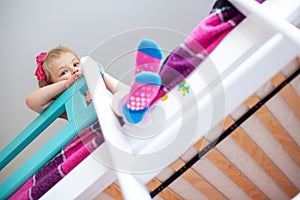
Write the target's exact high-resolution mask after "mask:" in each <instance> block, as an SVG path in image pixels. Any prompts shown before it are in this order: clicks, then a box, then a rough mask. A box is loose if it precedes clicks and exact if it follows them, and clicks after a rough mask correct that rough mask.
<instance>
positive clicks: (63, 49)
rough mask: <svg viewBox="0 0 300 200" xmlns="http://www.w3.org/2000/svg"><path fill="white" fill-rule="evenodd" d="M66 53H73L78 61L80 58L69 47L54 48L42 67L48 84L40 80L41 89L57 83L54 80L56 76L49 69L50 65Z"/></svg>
mask: <svg viewBox="0 0 300 200" xmlns="http://www.w3.org/2000/svg"><path fill="white" fill-rule="evenodd" d="M64 53H71V54H73V55H74V56H75V57H76V58H77V59H78V60H80V59H79V57H78V56H77V54H76V53H75V52H74V51H73V50H72V49H70V48H68V47H64V46H58V47H54V48H52V49H51V50H50V51H48V52H47V54H46V56H45V58H44V60H43V65H42V69H43V71H44V73H45V76H46V82H45V80H39V81H38V84H39V87H40V88H41V87H44V86H46V85H47V84H46V83H48V85H49V84H52V83H55V80H54V76H53V74H52V72H51V70H50V68H49V66H50V63H51V62H52V61H53V59H58V58H60V56H61V55H62V54H64Z"/></svg>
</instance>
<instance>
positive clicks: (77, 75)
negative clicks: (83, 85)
mask: <svg viewBox="0 0 300 200" xmlns="http://www.w3.org/2000/svg"><path fill="white" fill-rule="evenodd" d="M82 76H83V73H82V72H81V71H77V72H75V73H74V74H73V75H72V76H71V77H70V78H69V79H68V80H66V83H65V88H66V89H68V88H69V87H70V86H71V85H72V84H73V83H74V82H75V81H77V80H78V79H79V78H80V77H82Z"/></svg>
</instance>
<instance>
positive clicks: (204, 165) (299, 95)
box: [95, 61, 300, 200]
mask: <svg viewBox="0 0 300 200" xmlns="http://www.w3.org/2000/svg"><path fill="white" fill-rule="evenodd" d="M298 68H299V63H298V62H296V61H294V62H292V63H291V64H290V65H289V66H287V67H286V68H284V69H283V70H282V71H281V72H279V73H278V74H277V75H276V76H274V78H272V79H271V80H270V81H269V82H268V83H266V84H265V85H264V86H262V87H261V88H260V89H259V90H257V92H256V93H255V94H253V95H252V96H251V97H249V98H248V99H247V100H246V101H245V102H244V104H242V105H241V106H239V107H238V108H237V109H236V110H235V111H234V112H232V113H231V114H230V115H229V116H227V117H226V118H225V119H224V121H223V122H222V123H220V124H219V125H218V127H215V128H214V129H212V130H211V132H210V133H208V134H207V135H206V136H205V137H203V138H201V139H200V140H199V141H198V142H196V143H195V144H194V145H193V146H192V147H191V148H190V149H189V150H188V151H187V152H186V153H185V154H184V155H183V156H182V157H180V158H178V159H177V160H176V161H175V162H174V163H172V164H171V165H170V166H168V167H167V168H166V169H165V170H164V171H163V172H162V173H161V174H159V175H158V176H157V177H156V178H155V179H153V180H151V181H150V182H149V183H148V184H147V187H148V188H149V192H151V191H153V190H154V189H155V188H157V187H158V186H159V185H160V184H161V183H162V182H164V181H165V180H166V179H167V178H168V177H170V175H172V174H173V173H175V172H176V171H177V170H178V169H180V167H181V166H183V165H184V164H185V163H186V162H187V161H189V160H190V159H191V158H192V157H194V156H195V155H196V154H197V153H198V151H200V150H201V149H203V148H204V147H205V146H206V145H207V144H208V143H209V142H211V141H212V140H213V139H214V138H213V135H214V136H215V135H216V134H215V133H214V130H219V129H220V128H221V129H223V130H226V129H227V128H228V127H230V125H232V124H233V123H234V122H235V121H236V120H238V119H239V118H240V116H241V115H243V114H244V113H245V112H246V111H247V110H249V109H250V108H251V107H252V106H253V105H255V104H256V103H257V102H259V101H260V99H262V98H263V97H264V96H266V95H267V94H269V93H270V91H272V89H274V87H276V86H278V85H279V84H280V83H281V82H282V81H284V80H285V79H286V78H287V77H288V76H289V75H290V74H291V73H292V72H293V71H295V70H297V69H298ZM299 191H300V76H297V77H296V78H295V79H294V80H293V81H292V82H290V84H288V85H286V86H285V87H284V88H283V89H282V90H281V91H280V92H279V93H277V94H276V95H275V96H274V97H273V98H272V99H271V100H270V101H268V102H267V103H266V104H265V105H263V106H262V107H261V108H260V109H259V110H258V111H257V112H255V113H254V114H253V115H252V116H251V117H250V118H248V119H247V120H246V121H245V122H244V123H243V124H242V125H241V126H239V127H238V128H237V129H235V131H233V132H232V133H231V134H230V135H229V136H228V137H227V138H226V139H225V140H223V141H222V142H221V143H219V144H218V145H217V146H216V147H215V148H213V149H212V150H211V151H209V153H207V154H206V155H205V156H204V157H202V158H201V159H200V160H199V161H198V162H196V163H195V164H194V165H193V166H192V167H191V168H190V169H188V170H187V171H186V172H185V173H184V174H182V176H180V177H179V178H178V179H176V180H175V181H174V182H173V183H172V184H170V185H169V186H168V187H167V188H165V189H164V190H163V191H162V192H160V193H159V194H158V195H157V196H155V197H154V199H157V200H159V199H164V200H169V199H170V200H179V199H188V200H193V199H195V200H196V199H197V200H199V199H218V200H219V199H220V200H221V199H230V200H232V199H272V200H273V199H280V200H284V199H290V198H292V197H293V196H295V195H296V194H297V193H299ZM95 199H97V200H102V199H107V200H109V199H123V197H122V193H121V191H120V188H119V186H118V185H117V183H113V184H112V185H110V186H109V187H108V188H106V189H105V190H104V192H102V193H101V194H100V195H99V196H98V197H97V198H95Z"/></svg>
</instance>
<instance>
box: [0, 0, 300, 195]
mask: <svg viewBox="0 0 300 200" xmlns="http://www.w3.org/2000/svg"><path fill="white" fill-rule="evenodd" d="M230 2H231V3H232V4H234V6H235V7H237V8H238V9H239V10H240V11H241V12H243V14H245V15H246V16H247V18H246V19H245V20H244V21H243V22H242V23H241V24H239V25H238V26H237V27H236V28H235V29H234V30H232V31H231V32H230V33H229V35H228V36H227V37H226V38H224V40H223V41H222V42H221V43H220V44H219V45H218V46H217V48H216V49H215V50H214V51H213V52H212V53H211V54H210V55H209V59H206V60H204V62H203V63H201V65H200V66H199V67H198V68H197V70H196V71H195V72H194V73H193V74H192V75H191V76H189V77H188V78H187V79H186V81H187V82H188V84H189V85H190V87H191V90H192V92H193V98H192V99H189V100H188V101H187V102H184V103H183V104H182V105H179V107H180V106H181V107H182V106H183V105H184V104H188V105H193V106H190V107H188V108H187V107H185V108H186V110H185V111H184V114H182V116H179V117H178V112H176V111H174V107H173V106H172V105H173V102H175V103H176V101H175V100H176V98H178V96H179V94H178V91H177V88H176V89H174V91H172V92H170V93H169V97H168V99H167V100H166V101H158V103H157V105H156V108H157V109H156V110H155V109H153V113H152V114H153V119H155V116H157V118H158V116H159V115H160V114H161V113H155V112H161V111H163V112H162V113H164V114H165V115H166V122H165V123H166V124H164V127H163V130H162V133H163V134H158V135H156V136H155V137H154V138H151V140H148V141H145V140H143V142H142V143H141V142H140V141H137V140H136V139H131V138H126V141H129V143H130V146H131V148H132V147H135V150H136V151H137V152H139V153H141V152H142V153H145V154H147V153H149V152H153V149H156V148H161V146H164V145H163V144H165V143H168V142H167V141H170V140H171V141H176V140H180V139H182V138H175V139H174V136H172V133H174V132H178V131H177V130H178V129H179V128H180V127H178V126H174V125H173V123H174V118H175V120H178V122H179V123H178V124H181V125H182V124H184V123H182V122H181V121H182V120H183V121H184V120H187V121H189V120H190V119H195V118H196V119H197V121H196V123H195V124H192V125H191V124H189V126H188V127H187V126H183V125H182V127H184V128H185V130H184V131H186V132H185V133H188V131H191V132H192V134H191V135H188V137H191V138H189V139H188V140H187V142H190V143H187V144H185V145H186V146H183V147H182V148H180V147H178V146H177V147H178V148H179V150H178V151H177V152H176V153H177V154H175V153H174V154H173V155H170V156H169V160H165V161H163V164H164V166H165V167H163V168H161V167H158V166H154V168H155V167H157V170H153V169H154V168H153V166H150V167H149V169H139V170H140V171H138V174H130V173H122V170H125V171H126V170H128V169H126V168H125V169H119V170H114V169H113V167H116V166H115V165H114V164H116V163H111V162H112V161H109V159H110V157H108V158H107V157H103V155H111V152H110V150H108V148H111V147H109V146H110V145H109V144H107V143H108V142H110V143H112V144H114V145H115V146H122V145H123V147H124V149H123V150H124V151H127V150H128V149H127V148H128V145H124V143H122V141H120V140H119V141H118V139H116V138H118V137H121V138H122V137H124V135H123V136H120V134H119V132H120V130H121V129H122V128H120V125H118V120H116V118H115V117H114V115H113V113H112V111H109V110H107V109H108V108H110V106H109V105H110V104H109V103H110V101H111V100H112V98H113V97H111V96H109V95H108V94H107V92H106V91H105V89H104V88H105V87H104V85H103V82H102V81H101V76H100V75H99V74H98V75H97V73H96V72H97V65H96V63H95V62H94V61H93V59H91V58H89V57H86V58H85V59H82V63H83V65H84V70H85V78H81V79H80V80H79V81H77V82H76V83H75V84H74V85H73V86H72V87H70V88H69V89H68V90H67V91H66V92H65V93H64V94H62V95H61V96H60V97H59V98H58V99H57V100H56V101H55V102H54V103H53V104H52V105H51V106H50V107H49V109H47V110H46V111H45V112H44V113H42V114H41V115H40V116H39V117H37V118H36V119H35V120H34V121H33V122H32V123H31V124H30V125H29V126H28V127H26V129H24V131H23V132H21V133H20V134H19V135H18V136H17V138H16V139H15V140H13V141H12V142H11V143H10V144H9V145H8V146H7V147H6V148H5V149H4V150H2V151H1V153H0V168H1V169H2V168H4V167H5V166H6V165H7V164H8V163H9V162H10V161H11V160H12V159H13V158H14V157H15V156H16V155H17V154H18V153H20V152H21V151H22V149H24V148H25V147H26V146H27V145H28V144H29V143H30V142H31V141H32V140H34V138H36V137H37V136H38V135H39V134H40V133H41V132H42V131H43V130H44V129H45V128H46V127H47V126H49V125H50V124H51V123H52V122H53V121H54V120H55V119H56V118H58V117H59V116H60V115H61V114H62V113H63V112H65V111H66V112H67V115H68V117H69V119H71V120H69V123H68V124H67V125H66V127H65V128H64V129H62V130H61V131H60V132H59V133H57V134H56V136H55V137H54V138H53V139H51V140H50V141H49V142H48V143H47V144H46V145H45V146H44V147H43V148H42V149H40V151H38V152H37V153H36V154H35V155H33V157H32V158H31V159H30V160H28V161H27V162H26V163H25V164H24V165H23V166H22V167H21V168H20V169H18V170H17V171H16V172H15V173H14V174H13V175H12V176H11V177H10V178H9V179H8V180H6V181H5V182H4V183H3V184H2V185H1V189H0V192H1V196H0V198H1V199H6V198H7V197H9V196H10V195H11V194H12V193H13V192H14V191H15V190H16V189H17V188H19V187H20V186H21V185H22V184H23V183H24V182H25V181H26V180H27V179H29V178H30V177H31V176H32V175H33V174H34V173H35V172H37V171H38V170H39V169H40V168H41V167H42V166H43V165H44V164H45V163H47V162H48V161H49V160H51V159H52V158H53V157H54V156H55V155H56V154H57V152H59V151H60V150H61V149H62V148H63V147H64V146H65V145H66V144H67V143H68V142H69V141H70V140H71V139H72V138H73V137H75V136H76V134H77V133H78V132H79V131H81V130H83V129H84V127H86V126H88V125H89V124H91V123H92V122H94V121H96V120H97V118H101V114H100V113H101V112H100V111H103V109H106V110H104V111H105V113H106V114H107V116H110V117H108V119H110V120H107V119H105V120H106V121H107V123H109V125H111V126H112V127H114V128H113V129H112V130H115V131H113V132H112V133H111V134H115V135H114V136H113V137H110V138H109V137H107V138H106V139H107V141H105V142H104V144H102V145H101V146H100V147H98V148H97V149H96V150H95V151H94V152H93V153H92V154H91V155H90V156H88V157H87V158H86V159H84V160H83V161H82V162H81V163H80V164H79V165H77V166H76V167H75V168H74V169H73V170H72V171H71V172H70V173H69V174H67V175H66V176H65V177H64V178H63V179H62V180H61V181H59V182H58V183H57V184H56V185H55V186H54V187H53V188H51V189H50V190H49V191H48V192H47V193H46V194H45V195H43V196H42V198H41V199H56V198H57V197H60V198H62V199H92V198H95V197H96V196H98V195H99V194H100V195H101V192H102V191H104V190H106V188H107V187H109V186H110V185H111V184H113V185H116V184H117V185H120V187H121V189H122V192H123V195H124V197H125V198H126V195H127V194H126V192H127V193H131V190H136V187H138V188H141V190H142V192H141V193H143V191H144V190H147V189H145V185H146V184H147V187H148V188H152V189H151V190H150V189H149V190H150V191H151V197H154V196H156V195H157V194H158V193H160V192H162V191H164V189H165V188H167V187H168V186H169V184H171V182H172V181H174V180H176V179H177V178H178V177H180V176H181V175H184V172H186V171H187V170H188V168H190V167H191V166H192V165H193V164H195V163H196V162H198V161H199V160H200V159H201V158H202V157H204V156H205V155H207V153H208V152H210V151H215V150H216V146H217V145H218V144H220V143H221V142H222V141H223V140H224V139H225V138H226V136H228V135H229V134H230V133H231V132H232V131H233V130H235V129H237V128H239V126H240V125H241V123H242V122H239V121H238V119H237V120H236V121H235V122H234V120H232V119H231V118H228V117H227V118H225V117H226V116H229V115H230V114H231V116H232V112H233V111H234V110H235V109H236V108H237V107H239V106H241V105H242V104H243V102H245V101H246V100H247V99H248V100H249V97H250V96H251V95H253V94H255V93H256V92H257V90H258V89H259V88H261V87H262V86H263V85H264V84H265V83H267V82H268V81H269V80H270V79H271V78H272V77H274V76H275V75H276V74H277V73H278V72H281V71H282V70H283V69H284V68H285V67H286V66H287V65H293V67H292V68H293V69H294V71H293V73H291V74H293V76H292V78H295V77H296V76H297V75H298V74H299V64H297V62H296V60H297V59H296V58H297V57H298V56H299V55H300V31H299V30H298V29H297V28H296V26H297V25H298V24H300V2H299V0H268V1H266V2H264V3H263V4H262V5H259V4H257V3H256V2H252V1H247V0H231V1H230ZM232 44H237V45H232ZM291 63H292V64H291ZM295 63H296V64H295ZM85 66H89V67H85ZM91 66H93V67H91ZM212 68H214V69H216V70H217V72H218V74H217V76H214V77H209V78H208V79H207V80H206V81H207V82H208V83H207V84H208V86H209V88H207V85H206V83H205V82H204V81H203V79H202V78H201V75H203V74H204V76H205V73H208V72H209V70H210V69H212ZM206 70H207V71H206ZM199 80H200V81H202V83H201V84H199ZM289 81H291V79H289V78H286V79H284V80H283V81H282V82H280V84H277V85H276V86H278V87H279V88H280V87H281V88H282V87H284V86H285V85H287V84H289ZM196 83H197V84H196ZM95 88H97V90H95ZM87 90H89V91H90V93H92V94H94V92H95V91H97V92H95V94H94V95H93V102H94V103H92V104H90V105H87V104H86V102H85V99H84V97H83V93H84V92H85V91H87ZM278 90H279V89H278ZM100 93H101V95H104V96H106V97H105V98H104V100H103V99H97V95H99V94H100ZM298 95H299V94H298ZM265 96H268V95H265ZM212 97H217V99H221V100H224V101H225V102H222V101H216V99H213V98H212ZM251 97H253V96H251ZM269 98H271V97H269ZM174 99H175V100H174ZM254 99H255V98H254ZM262 99H263V98H262ZM252 100H253V99H252ZM267 100H269V99H267ZM267 100H265V101H267ZM170 102H171V103H170ZM248 102H249V101H248ZM253 102H254V103H253ZM264 103H266V102H264V101H259V100H257V99H255V100H253V101H252V103H248V105H249V108H250V109H249V110H251V112H250V114H249V113H248V115H249V116H251V115H253V114H254V113H255V112H256V111H257V110H258V109H260V108H261V107H262V106H264ZM104 105H106V106H104ZM252 106H253V109H251V108H252ZM297 108H299V107H296V108H295V109H297ZM214 109H218V110H220V112H219V113H217V114H215V113H214V112H213V110H214ZM194 110H196V111H197V112H194ZM95 111H96V112H95ZM102 113H103V112H102ZM203 113H205V116H204V115H203ZM246 113H247V112H246ZM97 114H98V116H97ZM107 116H106V117H107ZM174 116H175V117H174ZM243 116H244V115H243ZM170 118H172V121H171V120H169V121H168V119H170ZM225 119H226V120H225ZM223 120H225V121H224V124H223V127H222V128H221V129H222V130H223V129H226V127H227V128H228V129H226V130H230V129H232V131H227V132H228V133H227V134H224V132H222V131H220V127H219V124H220V122H222V121H223ZM299 120H300V119H299ZM190 121H191V120H190ZM100 125H101V120H100ZM156 125H157V124H156ZM172 125H173V126H172ZM103 126H106V125H103ZM216 127H219V129H218V128H217V129H218V130H217V131H216ZM151 128H152V127H150V128H149V127H148V129H151ZM156 128H157V127H153V129H156ZM124 129H129V130H131V131H136V132H139V131H140V128H136V129H135V128H132V127H126V125H125V127H123V130H124ZM110 131H111V130H110ZM104 132H106V131H104ZM225 133H226V131H225ZM118 134H119V135H118ZM104 135H105V134H104ZM178 135H179V137H180V136H182V135H183V134H177V136H178ZM170 138H171V139H170ZM203 138H205V139H206V140H205V142H204V141H203ZM295 138H296V139H294V140H293V141H292V142H291V143H292V144H294V143H295V148H294V149H296V153H297V152H298V151H299V143H300V141H298V140H297V137H295ZM262 139H263V138H262ZM58 141H60V142H59V143H58ZM200 143H201V145H200ZM172 145H173V144H171V145H170V146H172ZM174 145H175V146H176V144H174ZM223 146H225V147H223V148H226V145H223ZM195 147H197V150H198V151H196V153H195V152H194V154H193V155H194V156H195V157H192V158H195V159H194V161H191V162H188V161H187V162H186V163H185V162H182V159H178V158H180V157H182V156H184V155H187V154H188V152H190V150H191V148H192V149H194V150H195ZM131 150H132V149H131ZM160 153H161V152H160ZM265 154H267V153H265ZM291 154H292V153H291ZM215 155H218V154H215ZM292 155H293V154H292ZM111 156H112V157H113V156H115V155H111ZM157 156H158V157H159V155H157ZM268 156H269V157H271V156H270V155H268ZM294 156H296V157H297V154H296V155H294ZM187 157H191V156H190V155H189V156H187ZM291 157H292V158H293V159H292V160H296V161H290V162H296V165H295V166H294V165H293V164H291V166H294V167H293V170H294V171H295V169H296V172H295V173H294V174H289V175H286V174H285V173H284V174H285V175H283V176H287V177H288V179H290V180H288V182H289V183H290V182H292V184H291V185H292V186H291V187H290V188H286V190H285V192H274V193H273V194H271V191H268V192H266V191H265V189H264V188H260V190H262V191H264V192H263V193H264V195H263V198H272V199H287V198H292V197H293V196H295V195H296V194H297V193H298V192H299V191H300V183H299V180H300V178H297V177H298V176H299V173H297V169H299V166H300V165H299V164H300V163H297V158H294V157H293V156H291ZM298 157H299V156H298ZM99 158H101V159H108V161H107V160H105V161H104V162H101V160H99ZM250 159H251V158H250ZM106 161H107V162H106ZM114 162H115V161H114ZM133 162H136V161H133ZM232 162H233V161H232ZM107 163H109V164H108V165H107ZM110 164H112V165H113V167H112V166H111V165H110ZM121 165H122V163H121ZM215 165H217V164H216V163H215ZM204 166H206V167H209V165H204ZM122 167H123V165H122ZM124 167H128V166H124ZM129 167H130V166H129ZM278 167H279V171H280V165H279V166H278ZM170 168H171V169H172V170H173V171H174V170H175V173H173V175H172V176H171V175H170V176H169V177H172V178H171V179H170V178H169V179H168V178H165V179H164V181H165V182H163V181H162V183H161V184H157V180H158V179H159V177H160V176H162V174H166V171H167V170H168V169H170ZM120 170H121V171H120ZM281 170H282V171H283V172H285V169H281ZM293 170H291V171H293ZM189 173H191V171H189ZM122 174H123V175H122ZM124 174H126V175H125V176H126V177H125V178H124ZM122 176H123V177H122ZM290 176H294V179H293V180H291V178H290ZM246 179H247V178H246ZM248 179H249V177H248ZM116 180H117V183H116ZM122 181H123V182H122ZM124 181H125V182H124ZM126 181H127V182H126ZM153 182H156V184H154V185H155V187H154V186H153V185H152V184H151V183H153ZM252 182H254V181H252ZM126 183H127V187H126ZM128 183H131V184H135V187H133V185H130V184H128ZM277 184H278V183H277ZM270 185H271V184H270ZM275 185H276V184H275ZM70 186H71V187H70ZM128 186H129V187H128ZM214 187H215V188H218V186H214ZM261 187H264V186H261ZM280 187H283V186H280ZM270 188H271V186H270ZM274 188H276V187H275V186H274V187H273V188H272V189H274ZM291 188H292V189H291ZM219 191H222V190H221V189H219ZM286 191H288V192H286ZM144 192H145V191H144ZM147 192H148V191H147ZM165 193H166V192H165ZM254 193H255V192H254ZM257 193H259V192H257ZM257 193H256V194H257ZM225 194H227V193H226V192H224V193H223V197H224V198H225V199H226V198H230V199H231V198H238V196H235V197H234V195H240V196H239V197H241V196H243V195H245V192H239V193H238V194H232V195H231V196H230V195H228V194H227V195H225ZM129 195H130V194H129ZM141 195H143V194H141ZM173 195H175V196H176V194H173ZM199 195H200V194H199ZM221 196H222V195H221ZM246 196H247V195H246ZM127 197H128V196H127ZM173 197H174V196H173ZM252 197H255V196H252ZM177 198H178V199H180V198H179V197H178V194H177Z"/></svg>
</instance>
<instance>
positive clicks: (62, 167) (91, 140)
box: [10, 121, 104, 200]
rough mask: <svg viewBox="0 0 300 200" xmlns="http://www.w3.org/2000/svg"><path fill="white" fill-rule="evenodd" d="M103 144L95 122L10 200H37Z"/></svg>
mask: <svg viewBox="0 0 300 200" xmlns="http://www.w3.org/2000/svg"><path fill="white" fill-rule="evenodd" d="M103 142H104V139H103V135H102V132H101V129H100V125H99V122H98V121H96V122H94V123H93V124H91V125H90V126H88V127H87V128H85V129H84V130H82V131H81V132H80V133H79V134H78V135H77V136H76V137H75V138H74V139H73V140H72V141H71V142H69V143H68V144H67V145H66V146H65V147H64V148H63V149H62V151H61V152H60V153H59V154H58V155H57V156H56V157H55V158H53V159H52V160H51V161H50V162H49V163H48V164H47V165H45V166H44V167H43V168H42V169H41V170H40V171H39V172H38V173H36V174H35V175H34V176H33V177H32V178H30V179H29V180H28V181H27V182H26V183H25V184H24V185H23V186H22V187H21V188H20V189H19V190H18V191H17V192H16V193H14V194H13V195H12V196H11V197H10V199H18V200H20V199H24V200H26V199H39V198H40V197H41V196H42V195H43V194H45V193H46V192H47V191H48V190H49V189H50V188H51V187H53V186H54V185H55V184H56V183H57V182H58V181H60V180H61V179H62V178H63V177H64V176H65V175H66V174H68V173H69V172H70V171H71V170H72V169H73V168H74V167H75V166H76V165H78V164H79V163H80V162H81V161H82V160H83V159H84V158H86V157H87V156H88V155H89V154H90V153H91V152H92V151H94V150H95V149H96V148H97V147H98V146H99V145H100V144H102V143H103Z"/></svg>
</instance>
